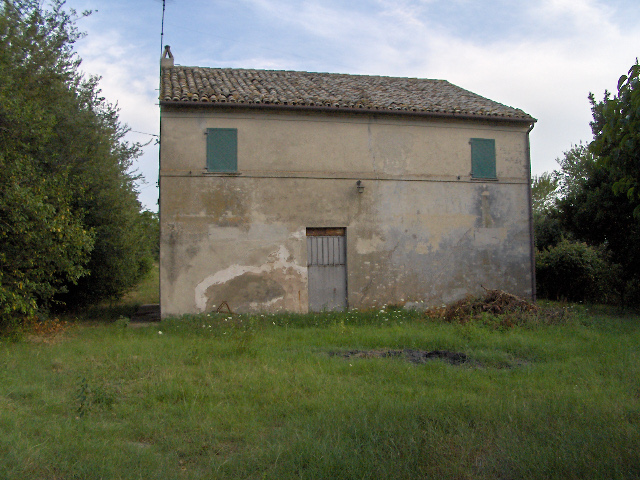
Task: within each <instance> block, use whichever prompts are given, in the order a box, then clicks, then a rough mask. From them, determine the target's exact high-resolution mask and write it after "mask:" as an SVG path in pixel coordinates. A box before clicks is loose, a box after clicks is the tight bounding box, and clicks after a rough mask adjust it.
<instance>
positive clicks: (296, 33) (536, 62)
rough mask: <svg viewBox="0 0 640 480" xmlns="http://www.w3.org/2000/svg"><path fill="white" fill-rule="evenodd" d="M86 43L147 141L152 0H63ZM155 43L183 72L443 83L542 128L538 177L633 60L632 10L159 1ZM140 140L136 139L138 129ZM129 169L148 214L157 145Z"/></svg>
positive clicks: (153, 92)
mask: <svg viewBox="0 0 640 480" xmlns="http://www.w3.org/2000/svg"><path fill="white" fill-rule="evenodd" d="M67 6H68V7H71V8H75V9H76V10H77V11H79V12H80V11H83V10H87V9H90V10H94V12H93V14H92V15H91V16H89V17H87V18H83V19H81V20H79V22H78V27H79V29H80V30H82V31H84V32H86V33H87V36H86V37H85V38H84V39H82V40H81V41H79V42H78V44H77V51H78V53H79V54H80V56H81V57H82V59H83V63H82V69H83V70H84V71H85V72H86V73H87V74H92V75H100V76H101V77H102V81H101V84H100V85H101V87H102V90H103V93H104V95H105V96H106V97H107V99H108V100H109V101H111V102H112V103H116V102H117V103H118V105H119V107H120V109H121V113H120V118H121V120H122V121H123V122H124V123H127V124H128V125H129V126H130V127H131V129H132V130H133V132H131V133H130V134H129V139H130V140H132V141H139V142H142V143H145V142H147V141H149V140H153V139H155V137H152V136H150V135H148V134H156V135H157V134H158V125H159V110H158V106H157V95H158V92H157V88H158V68H159V58H160V54H161V39H160V31H161V20H162V0H108V1H106V0H67ZM164 44H168V45H171V50H172V52H173V54H174V57H175V61H176V63H177V64H180V65H190V66H201V67H238V68H264V69H278V70H279V69H285V70H304V71H314V72H334V73H352V74H370V75H389V76H401V77H421V78H437V79H446V80H448V81H450V82H452V83H454V84H456V85H458V86H460V87H462V88H465V89H467V90H471V91H472V92H474V93H477V94H480V95H482V96H485V97H488V98H491V99H492V100H496V101H498V102H500V103H503V104H506V105H510V106H513V107H518V108H521V109H523V110H524V111H526V112H527V113H529V114H530V115H532V116H534V117H535V118H537V119H538V122H537V124H536V127H535V128H534V130H533V132H532V133H531V155H532V170H533V173H534V174H540V173H542V172H545V171H549V170H552V169H555V168H556V167H557V164H556V162H555V159H556V158H558V157H560V156H562V153H563V152H564V151H566V150H568V149H569V148H570V147H571V145H572V144H576V143H578V142H580V141H589V140H590V139H591V130H590V127H589V121H590V119H591V112H590V106H589V102H588V99H587V96H588V94H589V92H593V93H594V94H595V95H596V98H598V99H599V98H601V97H602V95H603V94H604V91H605V89H608V90H610V91H611V90H613V91H615V87H616V84H617V80H618V78H619V77H620V75H622V74H623V73H626V72H627V70H628V69H629V67H630V66H631V65H632V64H633V63H634V62H635V59H636V57H637V56H640V4H639V3H638V1H637V0H528V1H522V0H350V1H348V0H217V1H216V0H166V12H165V22H164ZM137 132H142V133H137ZM154 143H155V142H152V143H151V144H150V145H148V146H147V147H145V149H144V155H143V156H142V157H141V158H140V159H139V160H138V162H137V169H138V171H139V172H140V173H142V174H143V175H144V177H145V179H146V182H145V183H144V184H141V185H140V192H141V195H140V199H141V201H142V203H143V205H144V206H145V207H147V208H149V209H151V210H154V211H155V210H157V205H156V201H157V196H158V192H157V189H156V181H157V176H158V172H157V162H158V148H157V145H154Z"/></svg>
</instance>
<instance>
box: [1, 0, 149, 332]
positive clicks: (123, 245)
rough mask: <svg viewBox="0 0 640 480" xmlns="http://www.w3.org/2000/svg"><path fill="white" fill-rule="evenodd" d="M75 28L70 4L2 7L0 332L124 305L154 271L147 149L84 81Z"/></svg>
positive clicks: (5, 2)
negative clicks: (48, 313)
mask: <svg viewBox="0 0 640 480" xmlns="http://www.w3.org/2000/svg"><path fill="white" fill-rule="evenodd" d="M86 14H88V13H86ZM82 15H85V14H82ZM77 19H78V17H77V16H76V13H75V12H74V11H73V10H69V11H65V9H64V1H63V0H50V1H49V2H41V1H39V0H0V329H2V328H3V327H6V326H10V325H13V324H15V323H19V322H20V321H22V320H23V319H25V318H28V317H33V316H34V315H35V314H36V313H37V312H38V311H40V310H43V309H47V308H48V307H50V306H51V304H52V303H53V304H55V303H56V302H60V301H64V302H66V304H67V306H68V307H74V306H76V305H80V304H82V303H87V302H94V301H97V300H101V299H105V298H115V297H118V296H121V295H122V294H124V293H125V292H126V291H127V290H129V289H130V288H132V287H133V286H134V285H135V284H136V283H137V282H138V281H139V279H140V278H142V276H143V275H144V274H145V273H146V272H147V271H148V269H149V267H150V265H151V258H152V248H153V247H152V244H153V243H154V242H156V239H155V238H154V237H149V236H148V235H147V231H148V228H147V227H146V224H145V220H146V218H145V217H143V214H141V212H140V210H141V206H140V203H139V202H138V199H137V192H136V189H135V182H136V180H137V178H138V177H137V176H136V175H135V174H133V173H132V169H131V167H132V164H133V161H134V160H135V158H136V157H137V156H138V154H139V153H140V145H138V144H130V143H128V142H127V141H126V140H125V139H124V137H125V135H126V133H127V131H128V127H126V125H122V124H121V123H120V121H119V119H118V110H117V108H116V106H114V105H112V104H110V103H108V102H107V101H106V100H105V99H104V98H103V97H102V96H101V94H100V89H99V88H98V78H96V77H89V78H86V77H85V76H84V75H83V74H82V72H81V71H80V70H79V66H80V59H79V58H78V57H77V55H76V54H75V52H74V49H73V45H74V43H75V41H76V40H77V39H78V38H80V36H81V34H80V33H79V32H78V31H77V29H76V27H75V21H76V20H77ZM147 223H148V222H147ZM58 305H59V304H58Z"/></svg>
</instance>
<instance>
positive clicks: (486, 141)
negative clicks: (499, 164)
mask: <svg viewBox="0 0 640 480" xmlns="http://www.w3.org/2000/svg"><path fill="white" fill-rule="evenodd" d="M471 175H472V176H473V178H496V141H495V140H494V139H492V138H472V139H471Z"/></svg>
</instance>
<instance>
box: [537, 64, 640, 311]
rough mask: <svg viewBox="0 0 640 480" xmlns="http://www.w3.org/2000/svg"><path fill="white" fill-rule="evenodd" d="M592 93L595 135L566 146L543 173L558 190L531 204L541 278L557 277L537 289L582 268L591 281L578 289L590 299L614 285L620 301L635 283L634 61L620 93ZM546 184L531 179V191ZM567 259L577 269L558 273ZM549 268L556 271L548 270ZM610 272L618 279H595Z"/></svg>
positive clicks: (638, 126) (638, 92)
mask: <svg viewBox="0 0 640 480" xmlns="http://www.w3.org/2000/svg"><path fill="white" fill-rule="evenodd" d="M589 100H590V102H591V107H592V108H591V109H592V113H593V121H592V122H591V128H592V131H593V135H594V138H593V141H592V142H591V143H589V144H588V145H583V144H580V145H577V146H575V147H573V148H572V149H571V150H569V151H568V152H565V155H564V158H562V159H560V160H559V163H560V170H559V171H558V172H553V173H551V174H546V175H547V177H548V178H550V179H554V178H555V179H556V180H557V189H556V190H553V191H552V192H551V193H550V194H549V195H548V196H547V197H544V200H540V202H543V205H545V208H541V207H540V206H538V208H537V209H535V210H534V211H535V214H534V220H535V230H536V234H537V237H538V238H537V239H536V242H537V246H538V248H539V249H540V255H539V258H540V264H539V265H538V267H539V268H542V269H546V272H545V274H544V275H542V276H539V279H540V280H544V279H545V278H547V279H553V278H555V279H556V280H557V282H556V280H553V282H556V283H558V285H557V286H554V285H546V286H543V288H542V289H541V290H543V291H544V290H546V291H560V290H558V288H560V283H565V284H567V285H572V284H573V283H574V279H575V278H577V274H576V272H577V269H580V271H581V272H582V273H581V275H582V278H583V279H584V282H583V283H584V285H587V283H585V282H587V279H590V280H589V281H591V282H592V285H589V286H585V287H584V288H583V289H582V293H581V295H587V296H591V298H589V299H591V300H594V299H595V298H593V297H594V295H595V293H594V292H600V294H598V296H599V298H605V297H606V298H611V296H612V295H611V292H612V291H618V293H619V296H620V297H621V298H622V299H623V301H624V296H625V292H627V291H628V290H629V287H632V288H635V287H637V286H638V285H640V67H639V65H638V62H637V61H636V63H635V64H634V65H633V66H632V67H631V68H630V69H629V72H628V75H623V76H622V77H620V80H619V82H618V92H617V95H613V96H612V95H611V94H610V93H609V92H605V94H604V98H603V100H602V101H600V102H598V101H596V100H595V97H594V96H593V94H590V95H589ZM547 177H544V176H543V177H542V178H543V179H544V178H547ZM538 183H540V181H539V180H538ZM543 186H544V184H542V185H541V186H538V185H536V183H535V182H534V184H533V187H534V195H535V193H536V191H538V192H539V194H540V195H544V194H545V192H548V191H549V190H550V188H551V187H549V188H547V190H546V191H545V190H544V189H543V188H542V187H543ZM536 187H538V188H537V189H536ZM550 198H551V200H550ZM540 202H539V203H540ZM534 204H535V202H534ZM571 242H573V244H571ZM581 242H584V244H583V243H581ZM561 243H562V245H560V244H561ZM589 248H593V249H594V250H591V251H590V250H589ZM571 262H573V263H571ZM603 262H604V264H606V265H607V267H606V268H603V265H604V264H603ZM568 264H571V265H573V266H576V269H574V271H573V272H572V273H571V274H570V275H565V276H562V275H559V274H558V272H559V271H560V270H559V269H560V267H561V266H562V268H563V269H565V270H566V271H569V270H568V269H567V267H566V265H568ZM553 269H556V270H558V271H557V272H556V271H554V272H550V270H553ZM595 272H600V273H598V274H596V273H595ZM603 272H606V273H607V275H605V273H603ZM611 272H614V273H615V276H616V279H613V278H608V279H607V280H606V281H607V282H608V283H607V285H605V286H603V285H595V284H596V283H598V282H602V280H603V279H605V277H607V276H608V274H610V273H611ZM556 277H557V278H556ZM609 277H610V275H609ZM553 282H552V283H553ZM556 287H558V288H556ZM639 291H640V290H639ZM589 292H590V293H589ZM574 293H575V292H574ZM637 293H638V292H636V296H638V295H637ZM563 295H564V296H567V295H566V294H563ZM584 299H587V298H584ZM635 300H636V301H637V300H640V297H639V298H637V299H635Z"/></svg>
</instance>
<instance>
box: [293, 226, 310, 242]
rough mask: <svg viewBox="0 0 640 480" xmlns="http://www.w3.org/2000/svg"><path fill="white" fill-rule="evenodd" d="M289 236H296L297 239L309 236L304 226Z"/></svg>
mask: <svg viewBox="0 0 640 480" xmlns="http://www.w3.org/2000/svg"><path fill="white" fill-rule="evenodd" d="M289 237H291V238H295V239H296V240H302V239H304V238H306V237H307V230H306V229H304V228H302V229H300V230H298V231H297V232H293V233H292V234H291V235H289Z"/></svg>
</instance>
